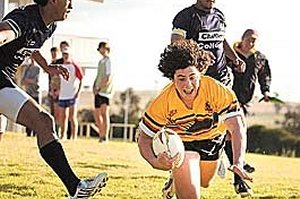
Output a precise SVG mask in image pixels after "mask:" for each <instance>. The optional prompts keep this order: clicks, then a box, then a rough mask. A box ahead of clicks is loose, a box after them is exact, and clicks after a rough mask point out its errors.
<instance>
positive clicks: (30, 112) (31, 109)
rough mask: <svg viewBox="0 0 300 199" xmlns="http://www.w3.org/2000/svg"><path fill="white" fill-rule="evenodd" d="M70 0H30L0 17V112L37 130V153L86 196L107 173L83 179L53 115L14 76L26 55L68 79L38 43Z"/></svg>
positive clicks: (72, 192) (75, 192)
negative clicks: (75, 169)
mask: <svg viewBox="0 0 300 199" xmlns="http://www.w3.org/2000/svg"><path fill="white" fill-rule="evenodd" d="M71 9H72V1H71V0H57V1H50V0H34V3H33V4H28V5H26V6H22V7H20V8H16V9H14V10H12V11H11V12H9V13H8V14H7V15H6V16H5V17H4V18H3V19H2V20H1V22H0V52H1V53H0V113H1V114H3V115H5V116H7V118H8V119H10V120H12V121H14V122H16V123H18V124H21V125H24V126H25V127H28V128H30V129H32V130H34V131H35V132H36V133H37V145H38V149H39V151H40V154H41V157H42V158H43V159H44V160H45V162H46V163H47V164H48V165H49V166H50V167H51V168H52V170H53V171H54V173H55V174H56V175H57V176H58V177H59V179H60V180H61V182H62V183H63V184H64V186H65V187H66V188H67V190H68V197H70V198H72V199H76V198H90V197H92V196H93V195H95V194H96V193H98V192H99V191H101V189H102V187H103V186H105V184H106V183H105V182H106V181H107V174H106V173H99V174H98V175H97V176H96V177H94V178H92V179H89V180H81V179H80V178H78V177H77V175H76V174H75V173H74V172H73V170H72V168H71V166H70V164H69V162H68V160H67V157H66V155H65V152H64V150H63V147H62V145H61V143H60V142H59V139H58V138H57V136H56V132H55V127H54V125H53V124H54V121H53V118H52V117H51V116H50V114H49V113H47V112H46V111H45V110H44V109H43V108H42V107H41V106H40V105H38V104H37V103H36V102H35V101H34V100H33V99H32V98H31V97H30V96H29V95H28V94H27V93H26V92H25V91H23V90H22V89H21V88H19V87H18V86H17V85H16V84H15V83H14V81H13V78H14V75H15V73H16V69H17V68H18V67H20V65H21V64H22V62H23V61H24V60H25V58H26V57H28V56H30V55H32V56H33V58H34V60H35V61H36V62H37V63H38V64H39V65H40V66H41V67H42V68H43V69H44V70H45V71H46V72H48V73H50V74H61V75H62V76H63V77H64V78H65V79H68V77H69V73H68V71H67V69H65V68H64V67H62V66H61V65H57V66H56V67H49V66H48V63H47V61H46V59H45V58H44V57H43V56H42V55H41V53H40V52H39V49H40V48H41V47H42V46H43V44H44V42H45V41H46V39H48V38H50V37H51V36H52V34H53V33H54V31H55V29H56V27H57V21H63V20H65V19H66V18H67V16H68V13H69V12H70V11H71Z"/></svg>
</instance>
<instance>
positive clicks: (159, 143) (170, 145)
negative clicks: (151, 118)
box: [152, 128, 184, 168]
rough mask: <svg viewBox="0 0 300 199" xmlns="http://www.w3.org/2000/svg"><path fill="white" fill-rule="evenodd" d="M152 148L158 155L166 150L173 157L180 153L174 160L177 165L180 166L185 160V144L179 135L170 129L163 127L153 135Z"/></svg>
mask: <svg viewBox="0 0 300 199" xmlns="http://www.w3.org/2000/svg"><path fill="white" fill-rule="evenodd" d="M152 148H153V152H154V154H155V155H156V156H157V155H159V154H160V153H164V152H166V153H167V154H168V155H169V156H170V157H171V158H173V157H174V156H175V155H177V154H179V155H178V157H177V158H176V160H175V162H174V166H175V167H177V168H178V167H180V166H181V164H182V162H183V160H184V145H183V142H182V140H181V138H180V137H179V135H178V134H177V133H176V132H175V131H173V130H171V129H169V128H162V129H161V130H160V131H158V132H157V133H156V134H155V136H154V137H153V141H152Z"/></svg>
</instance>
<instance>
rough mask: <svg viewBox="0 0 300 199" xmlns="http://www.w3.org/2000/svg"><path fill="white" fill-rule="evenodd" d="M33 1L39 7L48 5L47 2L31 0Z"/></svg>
mask: <svg viewBox="0 0 300 199" xmlns="http://www.w3.org/2000/svg"><path fill="white" fill-rule="evenodd" d="M33 1H34V2H35V3H36V4H38V5H40V6H45V5H47V3H48V0H33Z"/></svg>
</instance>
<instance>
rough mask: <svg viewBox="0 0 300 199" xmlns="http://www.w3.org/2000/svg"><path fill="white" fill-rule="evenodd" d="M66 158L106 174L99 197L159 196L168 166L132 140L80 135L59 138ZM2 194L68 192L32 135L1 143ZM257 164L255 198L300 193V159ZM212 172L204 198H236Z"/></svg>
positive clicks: (43, 196) (261, 159) (37, 196)
mask: <svg viewBox="0 0 300 199" xmlns="http://www.w3.org/2000/svg"><path fill="white" fill-rule="evenodd" d="M63 145H64V149H65V151H66V153H67V156H68V159H69V161H70V164H71V165H72V167H73V168H74V171H75V172H76V173H77V174H78V175H79V176H80V177H82V178H86V177H91V176H94V175H96V174H97V173H98V172H99V171H106V172H107V173H108V174H109V176H110V180H109V181H108V184H107V186H106V188H105V189H104V190H103V191H102V192H101V194H99V195H97V196H96V197H95V198H98V199H154V198H161V197H160V195H161V188H162V185H163V184H164V182H165V180H166V178H167V176H168V172H163V171H159V170H154V169H152V168H151V167H150V166H149V165H148V164H147V163H146V162H145V161H144V160H143V159H142V158H141V157H140V155H139V152H138V148H137V145H136V143H125V142H121V141H111V142H109V143H108V144H100V143H98V142H97V140H96V139H93V138H90V139H87V138H79V139H78V140H77V141H76V142H72V141H65V142H63ZM0 157H1V158H0V199H10V198H24V199H26V198H28V199H29V198H30V199H50V198H55V199H58V198H66V197H65V194H66V190H65V188H64V186H63V185H62V183H61V182H60V181H59V179H58V178H57V177H56V176H55V174H54V173H53V172H52V171H51V169H50V168H49V167H48V166H47V165H46V164H45V163H44V161H43V160H42V159H41V158H40V155H39V152H38V150H37V147H36V140H35V138H27V137H25V135H24V134H18V133H10V132H9V133H7V134H5V136H4V139H3V140H2V142H1V143H0ZM247 160H248V162H249V163H251V164H253V165H255V167H256V169H257V171H256V172H255V173H254V174H253V177H254V180H255V181H254V183H251V186H252V188H253V190H254V192H255V198H263V199H270V198H300V159H295V158H283V157H275V156H265V155H256V154H248V155H247ZM231 178H232V175H231V173H227V176H226V178H225V179H220V178H219V177H216V179H215V181H214V183H213V184H212V186H211V187H209V188H207V189H202V190H201V192H202V198H205V199H215V198H219V199H229V198H237V196H236V195H235V193H234V191H233V187H232V184H231Z"/></svg>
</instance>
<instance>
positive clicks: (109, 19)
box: [56, 0, 300, 102]
mask: <svg viewBox="0 0 300 199" xmlns="http://www.w3.org/2000/svg"><path fill="white" fill-rule="evenodd" d="M73 2H74V3H73V4H74V9H73V10H72V12H71V13H70V15H69V18H68V19H67V20H66V21H64V22H60V23H59V24H58V29H57V31H56V34H73V35H74V34H76V35H79V36H91V37H98V38H102V39H104V40H108V41H109V42H110V45H111V60H112V67H113V70H114V83H115V88H116V89H117V90H125V89H127V88H129V87H132V88H133V89H135V90H157V89H161V88H162V87H163V86H164V85H165V84H166V83H167V82H168V79H166V78H163V77H162V75H161V73H160V72H159V71H158V70H157V64H158V61H159V56H160V53H162V51H163V49H164V48H165V47H166V45H167V44H169V42H170V35H171V29H172V19H173V18H174V16H175V14H176V13H177V12H178V11H180V10H181V9H183V8H185V7H187V6H190V5H192V4H193V3H195V2H196V0H104V3H96V2H89V1H85V0H77V1H73ZM297 2H298V0H286V1H284V3H283V2H282V1H271V0H251V1H250V0H216V7H218V8H219V9H220V10H222V12H223V13H224V14H225V18H226V21H227V30H226V31H227V32H226V38H227V40H228V41H229V43H230V44H232V43H233V42H235V41H237V40H239V39H240V37H241V35H242V33H243V32H244V30H245V29H247V28H254V29H257V30H258V32H259V35H260V39H259V40H258V45H257V48H258V49H259V50H260V51H261V52H263V53H264V54H265V55H266V57H267V58H268V60H269V63H270V67H271V70H272V84H271V93H274V92H276V93H278V94H279V97H280V98H281V99H283V100H287V101H293V102H299V101H300V92H299V91H300V89H299V88H298V84H299V80H298V78H300V77H298V76H299V74H300V66H299V62H298V61H297V60H296V59H297V56H298V52H299V51H298V49H297V48H298V46H299V44H300V39H299V38H300V37H298V35H300V30H299V29H300V28H299V27H298V28H296V27H297V26H299V23H298V19H300V13H299V10H298V6H297V5H298V3H297ZM95 57H97V58H95V64H96V63H97V61H98V60H97V59H100V57H99V58H98V54H97V51H95ZM88 79H89V80H92V79H93V78H92V77H88ZM258 95H259V92H258Z"/></svg>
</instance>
